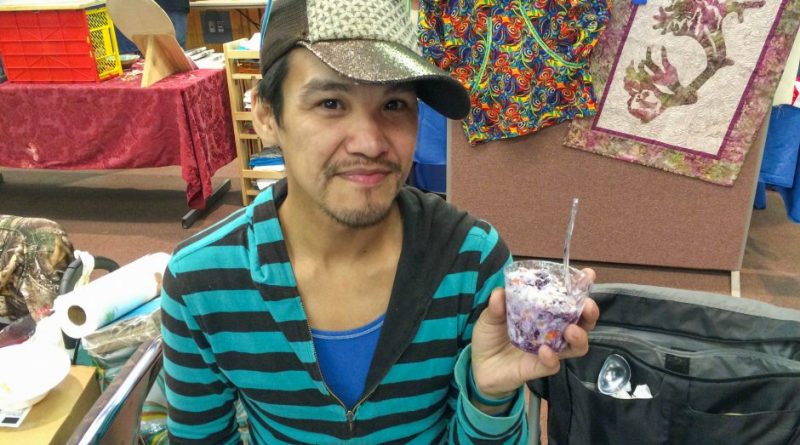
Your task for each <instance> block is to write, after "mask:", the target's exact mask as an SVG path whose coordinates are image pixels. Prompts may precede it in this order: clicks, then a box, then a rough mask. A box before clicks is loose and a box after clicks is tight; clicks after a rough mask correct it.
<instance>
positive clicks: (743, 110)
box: [564, 0, 800, 186]
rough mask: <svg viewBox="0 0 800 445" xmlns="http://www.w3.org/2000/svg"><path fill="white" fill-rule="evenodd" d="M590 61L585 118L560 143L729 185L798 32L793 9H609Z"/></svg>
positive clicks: (698, 4)
mask: <svg viewBox="0 0 800 445" xmlns="http://www.w3.org/2000/svg"><path fill="white" fill-rule="evenodd" d="M611 17H612V21H611V23H610V24H609V25H608V27H607V29H606V32H605V34H604V35H603V37H602V38H601V41H600V42H599V44H598V47H597V48H596V49H595V51H594V53H593V55H592V59H591V69H592V74H593V77H594V81H595V88H596V90H597V91H598V92H599V91H602V96H601V99H600V102H599V104H598V112H597V114H596V116H595V117H594V118H593V119H581V120H576V121H573V122H572V123H571V124H570V129H569V131H568V132H567V136H566V137H565V140H564V144H565V145H567V146H569V147H573V148H578V149H582V150H586V151H590V152H593V153H597V154H601V155H604V156H609V157H613V158H617V159H621V160H624V161H628V162H632V163H638V164H643V165H647V166H650V167H655V168H660V169H663V170H667V171H670V172H673V173H677V174H681V175H686V176H690V177H694V178H698V179H701V180H704V181H708V182H712V183H715V184H721V185H727V186H730V185H733V183H734V181H735V180H736V177H737V176H738V174H739V171H740V170H741V167H742V164H743V163H744V160H745V156H746V155H747V151H748V149H749V148H750V146H751V145H752V144H753V142H754V141H755V138H756V137H757V134H758V131H759V129H760V128H761V124H762V122H763V119H764V116H765V115H766V113H767V111H768V110H769V108H770V106H771V103H772V95H773V93H774V91H775V88H776V85H777V82H778V80H779V79H780V77H781V74H782V73H783V68H784V65H785V63H786V58H787V56H788V54H789V51H790V50H791V46H792V43H793V42H794V37H795V34H796V33H797V29H798V26H799V25H800V1H799V0H746V1H736V0H727V1H720V0H649V1H648V2H647V4H646V5H641V6H635V5H631V4H630V3H629V2H627V1H615V2H613V9H612V14H611Z"/></svg>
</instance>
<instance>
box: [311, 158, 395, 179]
mask: <svg viewBox="0 0 800 445" xmlns="http://www.w3.org/2000/svg"><path fill="white" fill-rule="evenodd" d="M375 167H382V168H385V169H387V170H389V171H391V172H392V173H400V172H401V171H402V167H401V166H400V164H399V163H397V162H393V161H390V160H388V159H376V160H370V161H366V160H350V161H342V162H337V163H333V164H330V165H328V166H326V167H325V170H324V174H325V177H326V178H332V177H334V176H336V175H338V174H339V173H341V172H343V171H347V170H352V169H356V168H367V169H369V168H375Z"/></svg>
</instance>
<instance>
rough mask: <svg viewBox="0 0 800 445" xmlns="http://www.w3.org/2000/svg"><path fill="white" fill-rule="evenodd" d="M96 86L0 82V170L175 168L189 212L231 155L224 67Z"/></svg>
mask: <svg viewBox="0 0 800 445" xmlns="http://www.w3.org/2000/svg"><path fill="white" fill-rule="evenodd" d="M139 84H140V77H135V78H134V79H132V80H122V78H116V79H111V80H108V81H106V82H101V83H97V84H23V83H8V82H6V83H3V84H0V166H6V167H17V168H43V169H61V170H94V169H122V168H141V167H163V166H168V165H180V166H181V172H182V176H183V179H184V180H185V181H186V185H187V186H186V199H187V203H188V204H189V206H190V207H192V208H196V209H201V208H203V207H205V202H206V199H207V198H208V197H209V196H210V195H211V193H212V191H213V188H212V185H211V177H212V176H213V175H214V172H216V171H217V170H218V169H219V168H220V167H222V166H224V165H225V164H227V163H229V162H230V161H232V160H233V159H234V158H235V157H236V149H235V145H234V139H233V125H232V123H231V111H230V104H229V101H230V100H229V98H228V85H227V82H226V80H225V72H224V71H223V70H195V71H191V72H186V73H180V74H176V75H174V76H172V77H169V78H167V79H164V80H162V81H161V82H159V83H157V84H155V85H152V86H150V87H149V88H141V87H140V86H139Z"/></svg>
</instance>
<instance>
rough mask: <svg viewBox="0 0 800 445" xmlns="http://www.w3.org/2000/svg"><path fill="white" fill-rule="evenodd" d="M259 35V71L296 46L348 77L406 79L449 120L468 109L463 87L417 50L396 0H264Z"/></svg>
mask: <svg viewBox="0 0 800 445" xmlns="http://www.w3.org/2000/svg"><path fill="white" fill-rule="evenodd" d="M261 39H262V40H261V74H264V73H265V72H266V71H267V69H268V68H269V67H270V66H272V64H273V63H274V62H275V61H276V60H277V59H278V58H279V57H281V56H282V55H284V54H286V53H287V52H288V51H289V50H291V49H292V48H294V47H296V46H298V45H299V46H303V47H305V48H308V49H309V50H310V51H311V52H312V53H314V54H315V55H316V56H317V57H318V58H319V59H320V60H322V62H324V63H325V64H326V65H328V66H329V67H331V68H332V69H333V70H334V71H336V72H338V73H340V74H341V75H343V76H345V77H348V78H350V79H354V80H358V81H362V82H367V83H396V82H412V83H414V84H415V85H416V88H417V95H418V96H419V98H420V99H421V100H422V101H423V102H425V103H427V104H428V105H430V106H431V107H432V108H433V109H435V110H436V111H438V112H440V113H442V114H443V115H445V116H447V117H449V118H451V119H462V118H464V117H465V116H466V115H467V113H468V112H469V107H470V101H469V94H468V93H467V90H466V89H465V88H464V87H463V86H462V85H461V84H460V83H459V82H458V81H456V80H455V79H453V78H452V77H450V75H449V74H447V73H446V72H444V71H442V70H441V69H439V68H438V67H436V66H434V65H433V64H431V63H429V62H428V61H427V60H425V59H424V58H423V57H422V56H421V55H420V53H419V48H418V46H417V37H416V31H415V27H414V25H413V24H412V23H411V16H410V14H409V12H408V11H407V10H406V4H405V2H404V1H402V0H267V5H266V9H265V11H264V20H263V22H262V25H261Z"/></svg>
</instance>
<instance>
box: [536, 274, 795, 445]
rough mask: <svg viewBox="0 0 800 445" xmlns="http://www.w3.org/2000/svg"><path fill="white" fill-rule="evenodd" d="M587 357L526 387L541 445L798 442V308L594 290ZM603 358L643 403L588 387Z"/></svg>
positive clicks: (662, 291)
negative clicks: (543, 430)
mask: <svg viewBox="0 0 800 445" xmlns="http://www.w3.org/2000/svg"><path fill="white" fill-rule="evenodd" d="M592 298H594V299H595V301H596V302H597V303H598V305H599V306H600V313H601V316H600V320H599V322H598V325H597V328H596V329H595V330H594V331H592V332H591V334H590V337H589V338H590V339H589V343H590V347H589V353H588V354H587V355H586V356H584V357H581V358H578V359H572V360H566V361H564V363H562V367H561V370H560V371H559V373H558V374H556V375H554V376H552V377H550V378H547V379H540V380H538V381H535V382H531V384H530V387H531V389H532V390H533V391H534V393H536V394H537V395H539V396H540V397H542V398H545V399H547V400H548V401H549V404H548V410H549V411H548V438H549V444H550V445H603V444H636V445H684V444H685V445H716V444H720V445H797V444H800V311H796V310H790V309H785V308H781V307H777V306H773V305H770V304H767V303H763V302H759V301H755V300H748V299H742V298H734V297H730V296H725V295H717V294H709V293H703V292H692V291H684V290H677V289H667V288H658V287H650V286H638V285H598V286H595V287H594V289H593V290H592ZM611 354H619V355H621V356H622V357H624V358H625V359H626V360H627V362H628V363H629V364H630V368H631V371H632V373H631V375H632V377H631V384H632V386H633V387H635V386H636V385H639V384H647V385H648V387H649V389H650V391H651V392H652V396H653V398H651V399H644V398H642V399H618V398H614V397H611V396H608V395H604V394H601V393H600V392H599V391H598V389H597V381H598V373H599V372H600V368H601V367H602V365H603V363H604V361H605V360H606V359H607V357H608V356H609V355H611Z"/></svg>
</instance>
